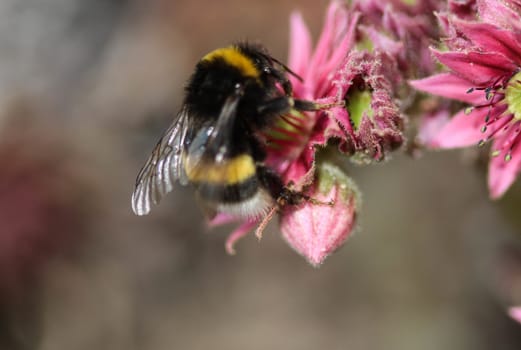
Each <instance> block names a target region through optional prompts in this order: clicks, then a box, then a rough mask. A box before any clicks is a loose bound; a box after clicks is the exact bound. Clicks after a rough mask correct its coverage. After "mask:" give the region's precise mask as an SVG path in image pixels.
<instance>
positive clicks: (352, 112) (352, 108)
mask: <svg viewBox="0 0 521 350" xmlns="http://www.w3.org/2000/svg"><path fill="white" fill-rule="evenodd" d="M346 100H347V111H348V112H349V118H351V121H352V122H353V125H354V128H355V130H358V127H359V126H360V123H361V122H362V118H363V116H364V112H365V113H367V116H368V117H369V118H372V117H373V110H372V108H371V92H370V91H368V90H360V89H357V88H354V89H352V90H351V91H349V93H348V95H347V96H346Z"/></svg>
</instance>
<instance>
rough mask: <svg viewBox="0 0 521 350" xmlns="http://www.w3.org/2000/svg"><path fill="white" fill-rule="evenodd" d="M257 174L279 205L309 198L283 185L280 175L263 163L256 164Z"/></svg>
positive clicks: (297, 202) (295, 202) (295, 203)
mask: <svg viewBox="0 0 521 350" xmlns="http://www.w3.org/2000/svg"><path fill="white" fill-rule="evenodd" d="M257 175H258V178H259V181H260V183H261V184H262V185H263V186H264V187H265V188H266V189H267V190H268V191H269V192H270V194H271V196H272V197H273V198H274V199H275V200H276V201H277V204H278V206H279V207H283V206H285V205H298V204H300V203H302V202H303V201H306V200H309V199H310V197H309V196H307V195H305V194H303V193H302V192H298V191H294V190H292V189H290V188H288V187H287V186H285V185H284V182H282V179H281V178H280V176H279V175H278V174H277V173H276V172H275V171H273V170H271V169H270V168H268V167H266V166H264V165H257Z"/></svg>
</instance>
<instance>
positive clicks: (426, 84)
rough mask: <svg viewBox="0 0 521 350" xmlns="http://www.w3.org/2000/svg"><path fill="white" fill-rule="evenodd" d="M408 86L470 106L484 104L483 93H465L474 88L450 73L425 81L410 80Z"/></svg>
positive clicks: (476, 91) (434, 76)
mask: <svg viewBox="0 0 521 350" xmlns="http://www.w3.org/2000/svg"><path fill="white" fill-rule="evenodd" d="M409 84H410V85H412V86H413V87H414V88H416V89H418V90H421V91H425V92H429V93H431V94H434V95H438V96H443V97H447V98H451V99H455V100H459V101H463V102H467V103H470V104H479V103H483V102H486V99H485V93H484V92H483V91H479V90H474V91H472V92H470V93H468V92H467V91H469V89H470V88H472V87H474V86H473V85H472V83H471V82H469V81H468V80H466V79H463V78H460V77H458V76H457V75H455V74H452V73H441V74H437V75H433V76H431V77H428V78H425V79H420V80H412V81H409Z"/></svg>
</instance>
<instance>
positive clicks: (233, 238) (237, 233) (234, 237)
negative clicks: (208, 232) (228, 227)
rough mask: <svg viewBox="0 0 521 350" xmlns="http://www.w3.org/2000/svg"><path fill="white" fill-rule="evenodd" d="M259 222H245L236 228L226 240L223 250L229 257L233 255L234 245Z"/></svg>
mask: <svg viewBox="0 0 521 350" xmlns="http://www.w3.org/2000/svg"><path fill="white" fill-rule="evenodd" d="M258 223H259V221H255V220H252V221H250V220H247V221H245V222H243V223H242V224H241V225H240V226H239V227H237V228H236V229H235V230H234V231H233V232H232V233H230V235H229V236H228V238H227V239H226V243H225V248H226V252H227V253H228V254H230V255H234V254H235V248H234V246H235V243H237V241H238V240H239V239H241V238H242V237H244V236H246V235H247V234H248V233H249V232H250V231H251V230H253V228H254V227H255V226H257V224H258Z"/></svg>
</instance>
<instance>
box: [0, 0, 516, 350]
mask: <svg viewBox="0 0 521 350" xmlns="http://www.w3.org/2000/svg"><path fill="white" fill-rule="evenodd" d="M326 5H327V1H326V0H320V1H317V0H299V1H289V0H277V1H275V0H264V1H249V2H245V1H240V0H221V1H215V2H213V1H205V2H196V1H188V0H178V1H173V0H89V1H86V0H83V1H82V0H2V1H0V164H2V169H1V170H0V349H7V350H18V349H42V350H62V349H63V350H81V349H89V350H90V349H111V350H115V349H125V350H129V349H154V350H163V349H165V350H166V349H204V348H211V349H270V348H271V349H351V350H356V349H399V350H407V349H411V350H412V349H415V350H416V349H422V350H429V349H433V350H434V349H463V350H465V349H469V350H470V349H472V350H480V349H491V348H494V349H520V348H521V325H518V324H516V323H514V322H513V321H512V320H510V319H509V318H508V316H507V315H506V313H505V308H506V307H507V306H508V305H511V304H515V303H517V304H521V246H520V243H521V234H520V231H521V220H520V217H519V211H518V208H519V204H520V203H521V186H520V185H519V184H517V185H515V186H514V188H513V189H512V190H511V191H510V192H509V193H508V195H507V196H506V197H505V198H504V199H503V200H501V201H499V202H495V203H492V202H490V201H489V200H488V197H487V193H486V183H485V182H486V180H485V173H484V172H483V170H482V167H479V166H475V165H474V164H475V161H474V160H475V158H476V157H475V155H473V154H469V153H465V154H463V156H462V153H461V152H445V153H428V154H425V155H424V156H423V157H422V158H420V159H412V158H411V157H408V156H405V155H398V154H397V155H396V156H395V157H394V159H393V160H392V161H390V162H388V163H386V164H381V165H378V166H371V167H365V168H358V167H355V166H349V169H350V171H351V175H352V177H353V178H354V179H355V181H357V183H358V184H359V186H360V189H361V191H362V192H363V199H364V203H363V211H362V214H361V217H360V220H359V226H360V228H359V229H358V231H357V233H356V234H355V235H354V236H353V237H351V238H350V240H349V242H348V243H347V244H346V245H345V246H344V247H343V248H342V249H341V250H340V251H339V252H337V253H336V254H334V255H333V256H331V257H330V258H329V259H328V260H326V262H325V264H324V265H323V266H322V267H321V268H319V269H314V268H312V267H311V266H309V265H308V264H307V263H306V262H305V260H304V259H303V258H301V257H300V256H298V255H297V254H296V253H295V252H293V251H292V250H291V248H289V246H288V245H286V243H285V242H284V241H283V240H282V239H281V237H280V235H279V233H278V231H277V225H276V223H272V224H271V225H270V226H269V228H268V231H267V232H266V233H265V235H264V238H263V240H262V241H261V242H260V243H259V242H257V240H256V239H255V238H254V237H253V235H251V236H248V237H247V238H245V239H244V240H242V241H241V242H239V244H238V246H237V250H238V254H237V255H236V256H228V255H227V254H226V253H225V251H224V241H225V238H226V234H227V233H228V232H230V230H231V227H224V228H220V229H212V230H209V229H208V228H207V227H206V225H205V223H204V219H203V216H202V214H201V212H200V211H199V209H198V208H197V205H196V203H195V201H194V199H193V197H192V195H191V191H190V189H187V188H177V189H176V191H175V194H172V195H169V196H167V197H166V199H165V200H164V201H163V202H162V204H161V206H159V207H156V208H154V210H153V212H152V214H151V215H149V216H146V217H136V216H134V215H133V214H132V213H131V209H130V195H131V192H132V190H133V185H134V179H135V176H136V175H137V172H138V171H139V169H140V167H141V166H142V165H143V163H144V161H145V159H146V157H147V156H148V155H149V153H150V151H151V149H152V147H153V146H154V144H155V142H156V141H157V139H158V137H159V135H160V134H161V133H162V131H163V130H164V129H165V128H166V127H167V126H168V124H169V123H170V121H171V120H172V117H173V115H175V113H176V111H177V109H178V108H179V107H180V102H181V99H182V93H183V87H184V82H185V81H186V79H187V78H188V76H189V75H190V73H191V71H192V69H193V66H194V64H195V62H197V60H198V59H199V58H200V57H201V56H202V55H204V54H205V53H206V52H208V51H210V50H212V49H214V48H216V47H220V46H223V45H227V44H229V43H230V42H232V41H235V40H238V39H246V38H248V39H251V40H259V41H260V42H262V43H264V44H265V45H266V46H267V47H268V48H269V49H270V51H271V52H272V54H273V55H274V56H275V57H279V58H280V59H281V60H282V61H284V60H285V57H286V55H287V47H288V43H287V37H288V16H289V14H290V12H291V11H292V10H294V9H299V10H300V11H302V12H303V14H304V17H305V18H306V20H307V21H308V24H309V25H310V27H311V30H312V33H313V34H314V35H315V37H316V36H317V34H318V32H319V30H320V25H321V22H322V18H323V13H324V10H325V7H326Z"/></svg>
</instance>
